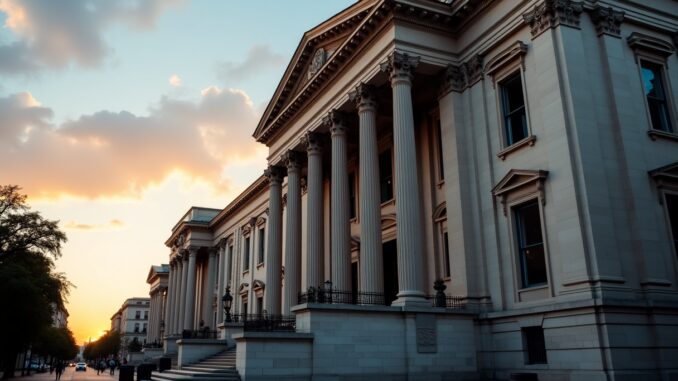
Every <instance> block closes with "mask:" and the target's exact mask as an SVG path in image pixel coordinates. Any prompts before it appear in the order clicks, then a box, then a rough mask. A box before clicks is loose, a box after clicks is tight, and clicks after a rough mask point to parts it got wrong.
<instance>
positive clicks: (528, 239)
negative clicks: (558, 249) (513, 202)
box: [515, 201, 547, 287]
mask: <svg viewBox="0 0 678 381" xmlns="http://www.w3.org/2000/svg"><path fill="white" fill-rule="evenodd" d="M515 216H516V234H517V237H516V240H517V242H518V254H519V257H520V258H519V259H520V269H521V272H522V274H521V279H522V286H523V287H532V286H538V285H542V284H545V283H546V281H547V279H546V259H545V255H544V241H543V238H542V231H541V217H540V215H539V204H538V203H537V202H536V201H534V202H530V203H528V204H524V205H521V206H518V207H516V209H515Z"/></svg>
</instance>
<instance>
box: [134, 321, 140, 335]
mask: <svg viewBox="0 0 678 381" xmlns="http://www.w3.org/2000/svg"><path fill="white" fill-rule="evenodd" d="M138 332H139V323H134V333H138Z"/></svg>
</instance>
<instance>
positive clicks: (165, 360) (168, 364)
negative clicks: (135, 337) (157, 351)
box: [158, 357, 172, 372]
mask: <svg viewBox="0 0 678 381" xmlns="http://www.w3.org/2000/svg"><path fill="white" fill-rule="evenodd" d="M168 369H172V358H171V357H161V358H159V359H158V370H159V371H160V372H162V371H165V370H168Z"/></svg>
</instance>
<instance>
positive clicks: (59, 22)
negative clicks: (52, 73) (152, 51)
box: [0, 0, 176, 74]
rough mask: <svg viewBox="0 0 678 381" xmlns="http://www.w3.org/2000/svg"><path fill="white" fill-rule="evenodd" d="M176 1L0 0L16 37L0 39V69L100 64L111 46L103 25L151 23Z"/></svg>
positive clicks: (13, 70)
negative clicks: (73, 63)
mask: <svg viewBox="0 0 678 381" xmlns="http://www.w3.org/2000/svg"><path fill="white" fill-rule="evenodd" d="M174 3H176V1H164V0H128V1H91V0H64V1H41V0H21V1H19V0H0V12H3V13H5V15H6V20H5V27H6V28H7V29H9V30H10V31H11V32H12V33H13V35H14V37H15V38H16V40H15V41H12V42H10V43H7V44H4V45H0V73H5V74H20V73H24V74H25V73H30V72H34V71H37V70H40V69H42V68H62V67H65V66H67V65H69V64H70V63H72V62H75V63H77V64H78V65H80V66H83V67H97V66H100V65H101V64H102V62H103V60H104V59H105V58H106V56H107V55H108V54H109V53H110V52H111V49H110V47H109V46H108V44H107V43H106V42H105V40H104V36H103V31H104V29H105V28H106V27H108V26H110V25H111V24H114V23H119V24H125V25H129V26H131V27H133V28H136V29H138V30H147V29H150V28H152V27H153V25H154V24H155V22H156V20H157V18H158V17H159V16H160V15H161V14H162V12H163V11H164V10H165V9H166V8H168V7H169V6H171V5H174Z"/></svg>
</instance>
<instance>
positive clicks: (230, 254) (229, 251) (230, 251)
mask: <svg viewBox="0 0 678 381" xmlns="http://www.w3.org/2000/svg"><path fill="white" fill-rule="evenodd" d="M226 260H227V261H228V264H229V265H228V266H229V269H233V267H231V266H233V245H229V246H228V257H227V258H226ZM236 271H237V270H236ZM227 277H228V278H229V279H230V277H231V274H228V275H227Z"/></svg>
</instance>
